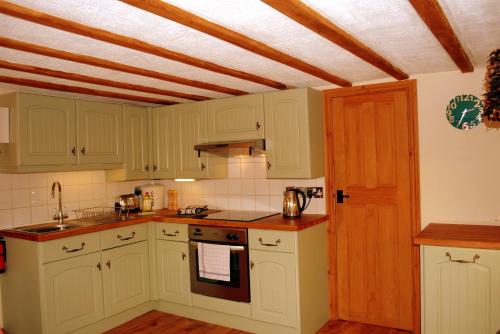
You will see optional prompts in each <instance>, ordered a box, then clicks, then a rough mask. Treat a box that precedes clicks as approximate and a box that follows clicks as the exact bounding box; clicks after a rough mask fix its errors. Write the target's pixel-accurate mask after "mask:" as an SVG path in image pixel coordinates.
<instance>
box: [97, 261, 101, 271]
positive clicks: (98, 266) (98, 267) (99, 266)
mask: <svg viewBox="0 0 500 334" xmlns="http://www.w3.org/2000/svg"><path fill="white" fill-rule="evenodd" d="M97 270H99V271H101V262H99V263H98V264H97Z"/></svg>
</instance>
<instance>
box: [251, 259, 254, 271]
mask: <svg viewBox="0 0 500 334" xmlns="http://www.w3.org/2000/svg"><path fill="white" fill-rule="evenodd" d="M254 266H255V263H253V261H252V260H250V270H252V269H253V267H254Z"/></svg>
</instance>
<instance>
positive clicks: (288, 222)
mask: <svg viewBox="0 0 500 334" xmlns="http://www.w3.org/2000/svg"><path fill="white" fill-rule="evenodd" d="M175 213H176V212H175V211H169V210H158V211H157V212H156V213H155V214H154V215H149V216H140V215H135V216H134V217H133V218H132V219H129V220H126V221H120V222H114V223H105V224H100V225H89V226H81V227H75V228H71V229H68V230H64V231H60V232H51V233H44V234H36V233H30V232H24V231H20V230H15V229H6V230H0V236H4V237H10V238H19V239H25V240H31V241H48V240H54V239H60V238H66V237H70V236H74V235H79V234H84V233H93V232H100V231H104V230H109V229H112V228H118V227H124V226H130V225H135V224H142V223H148V222H151V221H155V222H165V223H180V224H193V225H210V226H224V227H240V228H255V229H263V230H279V231H301V230H303V229H306V228H308V227H311V226H314V225H317V224H320V223H322V222H324V221H326V220H328V216H327V215H320V214H311V215H309V214H306V215H303V216H302V217H301V218H296V219H287V218H283V216H282V215H281V214H278V215H274V216H270V217H266V218H262V219H258V220H255V221H252V222H239V221H228V220H209V219H196V218H185V217H172V216H171V215H174V214H175ZM68 223H71V221H68ZM42 225H46V224H42ZM33 226H36V225H33Z"/></svg>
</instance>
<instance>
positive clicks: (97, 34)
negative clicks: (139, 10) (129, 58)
mask: <svg viewBox="0 0 500 334" xmlns="http://www.w3.org/2000/svg"><path fill="white" fill-rule="evenodd" d="M0 13H2V14H5V15H10V16H13V17H17V18H19V19H22V20H26V21H29V22H34V23H38V24H41V25H44V26H48V27H52V28H56V29H59V30H63V31H67V32H70V33H73V34H77V35H81V36H85V37H89V38H93V39H96V40H100V41H103V42H107V43H111V44H115V45H119V46H123V47H126V48H129V49H134V50H137V51H141V52H145V53H149V54H152V55H155V56H159V57H163V58H166V59H170V60H175V61H178V62H181V63H184V64H188V65H191V66H195V67H199V68H202V69H204V70H208V71H212V72H216V73H221V74H225V75H229V76H232V77H235V78H239V79H243V80H247V81H251V82H255V83H258V84H261V85H265V86H269V87H272V88H276V89H284V88H286V86H285V85H284V84H282V83H281V82H277V81H274V80H270V79H266V78H263V77H260V76H257V75H254V74H250V73H246V72H243V71H239V70H235V69H232V68H229V67H225V66H222V65H218V64H215V63H212V62H209V61H206V60H202V59H199V58H195V57H191V56H188V55H185V54H183V53H180V52H176V51H172V50H169V49H165V48H162V47H159V46H156V45H153V44H149V43H146V42H143V41H141V40H138V39H136V38H132V37H128V36H124V35H120V34H115V33H113V32H110V31H106V30H103V29H99V28H95V27H91V26H87V25H84V24H81V23H78V22H74V21H70V20H66V19H63V18H60V17H57V16H54V15H50V14H47V13H44V12H40V11H37V10H34V9H30V8H27V7H23V6H19V5H16V4H13V3H10V2H8V1H4V0H0Z"/></svg>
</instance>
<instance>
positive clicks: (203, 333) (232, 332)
mask: <svg viewBox="0 0 500 334" xmlns="http://www.w3.org/2000/svg"><path fill="white" fill-rule="evenodd" d="M131 333H141V334H180V333H182V334H188V333H189V334H249V333H247V332H243V331H240V330H237V329H231V328H228V327H222V326H217V325H213V324H209V323H206V322H202V321H197V320H192V319H188V318H183V317H179V316H176V315H173V314H169V313H163V312H160V311H150V312H148V313H145V314H143V315H142V316H140V317H137V318H135V319H133V320H130V321H129V322H127V323H125V324H123V325H120V326H118V327H115V328H113V329H111V330H109V331H107V332H105V333H104V334H131ZM347 333H349V334H410V333H411V332H408V331H403V330H397V329H390V328H384V327H378V326H371V325H364V324H358V323H355V322H349V321H343V320H337V321H329V322H328V323H327V324H326V325H325V326H323V328H322V329H321V330H320V331H319V332H318V333H317V334H347Z"/></svg>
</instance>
